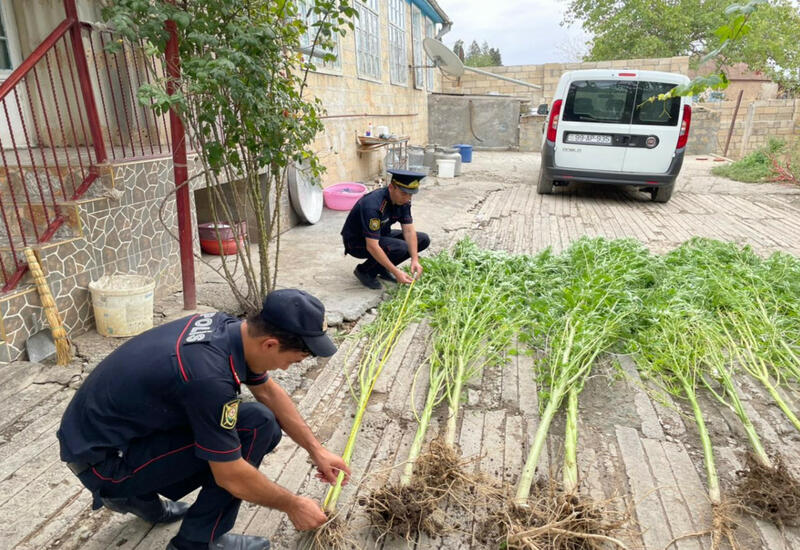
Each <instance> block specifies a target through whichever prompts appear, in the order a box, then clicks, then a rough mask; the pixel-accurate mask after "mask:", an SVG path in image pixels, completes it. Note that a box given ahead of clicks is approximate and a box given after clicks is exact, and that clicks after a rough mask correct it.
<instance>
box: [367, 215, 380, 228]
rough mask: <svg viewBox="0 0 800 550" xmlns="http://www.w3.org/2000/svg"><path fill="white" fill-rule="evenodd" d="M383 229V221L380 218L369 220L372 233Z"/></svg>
mask: <svg viewBox="0 0 800 550" xmlns="http://www.w3.org/2000/svg"><path fill="white" fill-rule="evenodd" d="M380 228H381V220H380V219H379V218H372V219H371V220H369V229H370V231H377V230H378V229H380Z"/></svg>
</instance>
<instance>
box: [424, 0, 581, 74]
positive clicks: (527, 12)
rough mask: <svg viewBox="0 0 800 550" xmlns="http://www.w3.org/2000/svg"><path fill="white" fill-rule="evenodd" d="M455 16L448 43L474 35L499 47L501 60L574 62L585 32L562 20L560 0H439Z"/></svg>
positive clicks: (468, 40)
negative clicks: (564, 24)
mask: <svg viewBox="0 0 800 550" xmlns="http://www.w3.org/2000/svg"><path fill="white" fill-rule="evenodd" d="M437 2H438V4H439V6H441V8H442V9H443V10H444V11H445V13H447V15H448V16H449V17H450V19H451V20H452V21H453V28H452V29H451V30H450V32H449V33H447V34H446V35H445V36H444V37H443V40H444V43H445V44H447V46H449V47H451V48H452V46H453V44H454V43H455V41H456V40H459V39H460V40H463V41H464V43H465V47H468V46H469V44H470V43H471V42H472V41H473V40H477V41H478V43H479V44H482V43H483V42H484V41H486V42H488V43H489V46H490V47H493V48H499V49H500V54H501V55H502V57H503V65H538V64H542V63H554V62H559V61H575V59H574V57H575V55H576V52H575V50H577V49H580V48H584V50H585V46H584V44H585V43H586V41H587V35H586V34H585V33H584V32H583V31H582V30H581V29H580V28H579V27H576V26H573V27H562V26H561V25H560V23H561V21H562V19H563V14H564V10H565V9H566V2H564V1H563V0H537V1H535V2H531V1H530V0H527V1H526V0H499V1H495V2H486V1H485V0H437Z"/></svg>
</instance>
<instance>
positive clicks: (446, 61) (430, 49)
mask: <svg viewBox="0 0 800 550" xmlns="http://www.w3.org/2000/svg"><path fill="white" fill-rule="evenodd" d="M422 49H424V50H425V53H426V54H427V55H428V57H430V58H431V61H433V63H434V65H436V66H437V67H439V70H441V71H442V72H443V73H444V74H446V75H447V76H452V77H456V78H458V77H459V76H461V75H463V74H464V64H463V63H462V62H461V60H460V59H459V58H458V56H457V55H456V54H455V53H453V52H452V51H451V50H450V48H448V47H447V46H445V45H444V44H442V43H441V42H439V41H438V40H436V39H435V38H426V39H424V40H423V41H422Z"/></svg>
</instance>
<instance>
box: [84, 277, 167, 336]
mask: <svg viewBox="0 0 800 550" xmlns="http://www.w3.org/2000/svg"><path fill="white" fill-rule="evenodd" d="M155 286H156V283H155V281H154V280H153V279H151V278H150V277H145V276H143V275H121V274H120V275H103V276H102V277H100V278H99V279H98V280H96V281H92V282H90V283H89V292H91V295H92V306H93V308H94V320H95V324H96V325H97V332H98V333H99V334H101V335H103V336H135V335H136V334H140V333H142V332H144V331H146V330H147V329H150V328H153V289H154V288H155Z"/></svg>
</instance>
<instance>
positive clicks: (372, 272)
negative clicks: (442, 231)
mask: <svg viewBox="0 0 800 550" xmlns="http://www.w3.org/2000/svg"><path fill="white" fill-rule="evenodd" d="M389 173H390V174H391V176H392V177H391V181H390V182H389V185H387V186H386V187H383V188H381V189H376V190H375V191H371V192H369V193H367V194H366V195H364V196H363V197H361V198H360V199H359V200H358V202H357V203H356V204H355V206H353V208H352V210H350V214H349V215H348V216H347V220H346V221H345V222H344V227H343V228H342V240H343V241H344V253H345V254H350V255H351V256H353V257H355V258H360V259H364V260H365V261H364V262H363V263H361V264H359V265H357V266H356V268H355V271H354V272H353V273H354V274H355V276H356V278H357V279H358V280H359V281H361V284H363V285H364V286H366V287H367V288H373V289H379V288H381V284H380V283H379V282H378V279H377V278H378V277H380V278H382V279H385V280H387V281H391V282H400V283H411V281H412V280H413V279H412V277H411V276H409V275H407V274H406V273H405V272H404V271H402V270H400V269H398V268H397V266H398V265H399V264H401V263H402V262H404V261H406V260H407V259H408V258H411V275H412V276H413V277H417V276H418V275H421V274H422V266H421V265H420V263H419V256H418V254H419V252H422V251H423V250H425V249H426V248H428V246H429V245H430V242H431V240H430V238H429V237H428V235H426V234H425V233H422V232H417V231H416V230H415V229H414V223H413V219H412V217H411V196H412V195H414V194H416V193H417V192H419V185H420V182H421V181H422V179H423V178H424V177H425V174H422V173H420V172H411V171H408V170H389ZM398 221H399V222H400V227H401V229H400V230H397V229H395V230H393V229H392V225H393V224H394V223H395V222H398Z"/></svg>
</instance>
